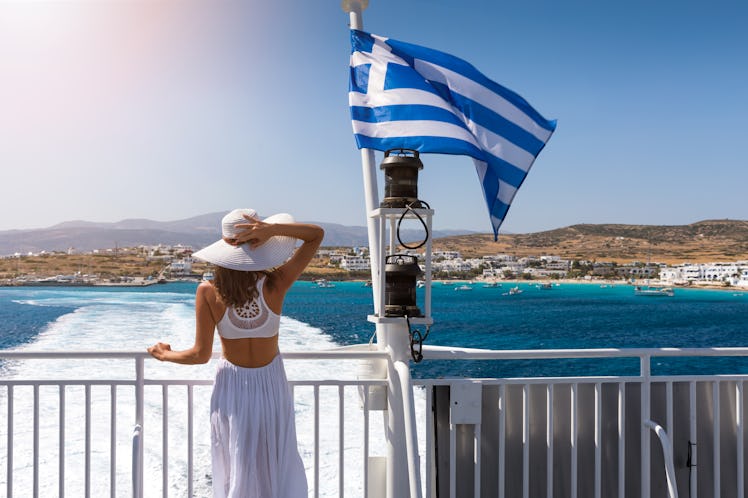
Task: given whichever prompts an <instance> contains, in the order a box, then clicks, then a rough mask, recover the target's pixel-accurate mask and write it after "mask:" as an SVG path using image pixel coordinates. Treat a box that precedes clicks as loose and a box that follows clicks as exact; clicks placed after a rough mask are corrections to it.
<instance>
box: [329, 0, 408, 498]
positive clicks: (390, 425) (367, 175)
mask: <svg viewBox="0 0 748 498" xmlns="http://www.w3.org/2000/svg"><path fill="white" fill-rule="evenodd" d="M368 5H369V0H342V2H341V6H342V8H343V11H345V12H348V13H349V16H350V27H351V29H358V30H363V27H364V23H363V16H362V11H363V10H364V9H366V7H368ZM361 166H362V169H363V180H364V199H365V202H366V226H367V228H368V234H369V256H370V260H371V283H372V294H373V299H374V314H375V315H377V316H379V317H384V303H382V302H380V296H381V291H380V289H381V285H380V276H381V273H380V272H381V271H384V269H383V268H382V264H383V259H382V252H381V250H380V249H381V248H380V246H379V233H378V227H377V220H375V219H374V218H372V217H371V216H370V215H371V213H372V212H373V211H374V210H375V209H377V208H379V195H378V191H377V188H378V187H377V175H376V164H375V161H374V151H373V150H372V149H361ZM376 333H377V348H378V349H381V350H386V351H388V352H389V353H390V358H391V361H390V362H389V368H388V372H387V379H388V387H387V411H386V413H385V414H384V415H385V423H386V424H387V427H386V429H385V437H386V438H387V463H386V479H385V480H386V486H385V491H386V493H385V495H384V496H386V498H405V497H407V496H409V495H410V493H409V481H408V468H409V465H408V459H407V451H406V444H405V421H404V419H403V401H402V399H403V396H406V395H408V394H409V393H403V392H401V388H400V385H399V375H398V373H397V371H396V370H395V368H394V365H395V362H403V363H405V364H407V363H408V359H409V356H408V348H409V338H408V330H407V327H406V326H405V323H404V320H403V323H377V324H376ZM390 435H392V436H394V437H390ZM416 458H417V457H416ZM372 478H373V476H372V475H371V474H370V475H369V480H370V481H371V480H372ZM413 498H415V497H413Z"/></svg>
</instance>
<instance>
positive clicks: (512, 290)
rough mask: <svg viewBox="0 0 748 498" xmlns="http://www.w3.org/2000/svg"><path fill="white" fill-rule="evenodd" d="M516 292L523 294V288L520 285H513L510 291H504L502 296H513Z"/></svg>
mask: <svg viewBox="0 0 748 498" xmlns="http://www.w3.org/2000/svg"><path fill="white" fill-rule="evenodd" d="M515 294H522V289H520V288H519V286H515V287H512V288H511V289H509V292H504V293H502V294H501V295H502V296H513V295H515Z"/></svg>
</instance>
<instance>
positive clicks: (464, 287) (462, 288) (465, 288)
mask: <svg viewBox="0 0 748 498" xmlns="http://www.w3.org/2000/svg"><path fill="white" fill-rule="evenodd" d="M455 290H456V291H471V290H473V286H472V285H468V284H462V285H458V286H457V287H455Z"/></svg>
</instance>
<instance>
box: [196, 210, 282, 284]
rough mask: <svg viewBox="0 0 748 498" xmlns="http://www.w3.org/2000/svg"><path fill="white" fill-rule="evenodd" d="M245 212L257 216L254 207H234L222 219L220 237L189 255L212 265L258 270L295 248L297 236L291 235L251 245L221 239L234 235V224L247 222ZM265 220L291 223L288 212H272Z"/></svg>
mask: <svg viewBox="0 0 748 498" xmlns="http://www.w3.org/2000/svg"><path fill="white" fill-rule="evenodd" d="M244 215H247V216H250V217H252V218H257V219H260V218H259V216H257V211H255V210H254V209H234V210H233V211H231V212H230V213H229V214H227V215H226V216H224V217H223V219H222V220H221V234H222V235H223V238H222V239H221V240H218V241H216V242H214V243H213V244H211V245H209V246H208V247H205V248H203V249H200V250H199V251H197V252H196V253H194V254H193V255H192V257H193V258H195V259H200V260H202V261H207V262H208V263H213V264H214V265H217V266H221V267H223V268H229V269H231V270H240V271H260V270H267V269H269V268H273V267H275V266H280V265H281V264H283V263H284V262H285V261H286V260H287V259H288V258H289V257H291V254H292V253H293V251H294V248H295V247H296V239H295V238H293V237H281V236H276V237H271V238H270V239H268V240H267V242H265V243H264V244H262V245H261V246H259V247H256V248H254V249H252V248H250V247H249V244H241V245H231V244H229V243H228V242H226V240H224V239H229V240H231V239H233V238H235V237H236V236H237V235H239V232H241V229H238V228H236V225H237V224H240V223H246V222H247V219H246V218H245V217H244ZM262 221H263V222H265V223H293V221H294V219H293V216H291V215H290V214H288V213H279V214H274V215H273V216H268V217H267V218H265V219H264V220H262Z"/></svg>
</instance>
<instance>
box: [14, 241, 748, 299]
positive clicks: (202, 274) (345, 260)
mask: <svg viewBox="0 0 748 498" xmlns="http://www.w3.org/2000/svg"><path fill="white" fill-rule="evenodd" d="M193 251H194V249H193V248H192V247H190V246H186V245H175V246H168V245H162V244H160V245H156V246H138V247H133V248H111V249H103V250H95V251H90V252H87V253H76V251H75V250H74V249H72V248H71V249H69V250H68V251H66V252H46V251H42V252H40V253H27V254H19V253H16V254H13V255H8V256H2V257H0V285H2V286H19V285H33V286H50V285H51V286H53V285H68V286H76V285H80V286H94V285H101V286H145V285H152V284H157V283H165V282H170V281H185V280H187V281H190V280H194V281H198V280H202V279H206V278H210V274H211V273H210V268H209V266H207V265H205V264H204V263H202V262H199V261H196V260H194V259H193V258H192V257H191V255H192V253H193ZM403 254H409V255H411V256H416V257H417V258H418V259H419V261H420V262H421V264H423V261H424V257H425V255H424V254H423V253H422V252H421V253H419V252H416V251H405V252H403ZM65 270H67V271H65ZM432 276H433V279H434V280H444V281H450V280H460V281H481V282H500V281H518V280H528V281H533V280H537V281H549V280H571V281H579V282H597V281H601V282H621V283H628V284H638V283H640V282H647V283H651V284H653V285H654V284H656V285H666V286H692V287H710V288H715V287H716V288H737V289H748V260H739V261H719V262H711V263H688V262H684V263H681V264H677V265H668V264H665V263H658V262H652V261H647V262H642V261H633V262H624V263H616V262H610V261H591V260H584V259H564V258H562V257H560V256H557V255H552V254H549V255H541V256H522V257H518V256H515V255H512V254H493V255H483V256H481V257H463V256H462V254H461V253H460V251H454V250H435V251H433V254H432ZM304 278H306V279H307V280H314V279H322V278H324V279H330V280H367V279H369V278H370V263H369V255H368V249H367V248H360V247H350V248H341V247H337V248H321V249H320V250H319V251H318V253H317V255H316V257H315V260H314V262H313V264H312V265H310V267H309V268H308V270H307V272H306V273H305V275H304Z"/></svg>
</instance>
